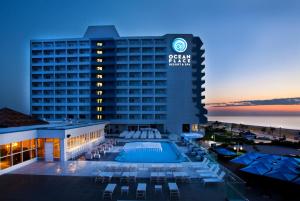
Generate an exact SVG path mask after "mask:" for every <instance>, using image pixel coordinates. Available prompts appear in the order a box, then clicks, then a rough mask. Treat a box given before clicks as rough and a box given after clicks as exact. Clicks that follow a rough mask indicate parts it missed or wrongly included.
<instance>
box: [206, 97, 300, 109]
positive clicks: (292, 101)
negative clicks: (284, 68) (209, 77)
mask: <svg viewBox="0 0 300 201" xmlns="http://www.w3.org/2000/svg"><path fill="white" fill-rule="evenodd" d="M206 105H208V106H211V107H234V106H257V105H300V97H297V98H278V99H267V100H245V101H235V102H227V103H209V104H206Z"/></svg>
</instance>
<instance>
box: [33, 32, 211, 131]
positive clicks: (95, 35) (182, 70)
mask: <svg viewBox="0 0 300 201" xmlns="http://www.w3.org/2000/svg"><path fill="white" fill-rule="evenodd" d="M202 45H203V44H202V42H201V40H200V38H199V37H196V36H193V35H192V34H166V35H163V36H142V37H121V36H119V34H118V32H117V30H116V29H115V27H114V26H90V27H88V29H87V30H86V33H85V34H84V36H83V37H82V38H68V39H47V40H32V41H31V49H30V51H31V114H32V115H33V116H35V117H38V118H40V119H45V120H62V119H80V120H82V119H86V120H108V121H109V122H110V124H109V126H108V127H107V132H111V133H119V132H121V131H123V130H126V129H129V130H130V129H138V128H141V127H154V128H157V129H159V130H160V132H162V133H178V134H179V133H181V132H183V131H190V130H191V131H197V129H198V125H199V124H203V123H206V122H207V118H206V116H205V114H206V113H207V111H206V109H205V108H204V103H203V100H204V95H203V94H202V93H203V92H204V88H203V84H204V80H203V77H204V72H203V71H204V64H203V62H204V56H203V54H204V50H203V49H202Z"/></svg>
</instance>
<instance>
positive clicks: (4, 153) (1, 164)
mask: <svg viewBox="0 0 300 201" xmlns="http://www.w3.org/2000/svg"><path fill="white" fill-rule="evenodd" d="M10 166H11V144H2V145H0V170H3V169H5V168H8V167H10Z"/></svg>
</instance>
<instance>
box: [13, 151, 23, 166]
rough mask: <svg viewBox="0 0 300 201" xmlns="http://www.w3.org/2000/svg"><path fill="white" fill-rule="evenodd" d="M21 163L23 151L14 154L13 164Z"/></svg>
mask: <svg viewBox="0 0 300 201" xmlns="http://www.w3.org/2000/svg"><path fill="white" fill-rule="evenodd" d="M19 163H22V154H21V153H18V154H14V155H13V165H17V164H19Z"/></svg>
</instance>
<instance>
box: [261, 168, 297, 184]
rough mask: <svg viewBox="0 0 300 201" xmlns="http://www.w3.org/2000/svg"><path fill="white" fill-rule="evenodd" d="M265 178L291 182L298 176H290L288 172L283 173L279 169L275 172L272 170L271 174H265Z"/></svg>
mask: <svg viewBox="0 0 300 201" xmlns="http://www.w3.org/2000/svg"><path fill="white" fill-rule="evenodd" d="M265 176H267V177H271V178H275V179H280V180H283V181H292V180H293V179H295V178H296V177H297V176H298V175H297V174H292V173H289V172H285V171H284V170H281V169H276V170H272V171H271V172H268V173H266V174H265Z"/></svg>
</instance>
